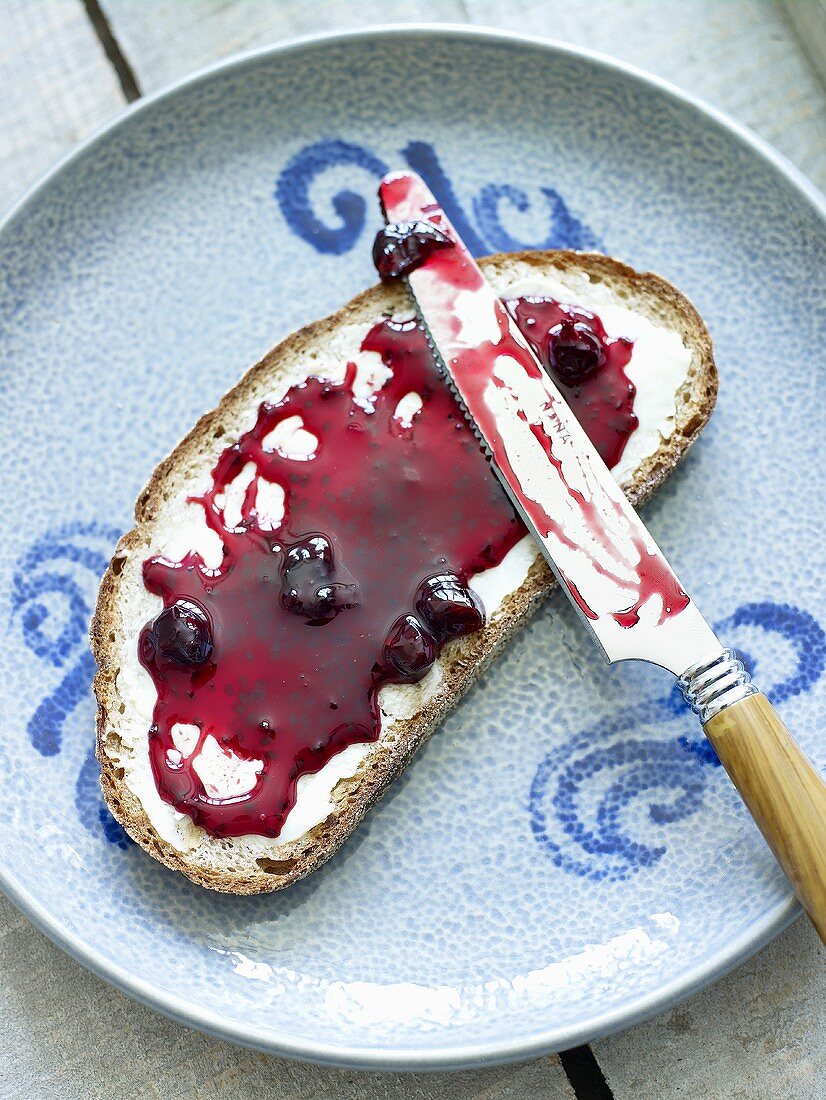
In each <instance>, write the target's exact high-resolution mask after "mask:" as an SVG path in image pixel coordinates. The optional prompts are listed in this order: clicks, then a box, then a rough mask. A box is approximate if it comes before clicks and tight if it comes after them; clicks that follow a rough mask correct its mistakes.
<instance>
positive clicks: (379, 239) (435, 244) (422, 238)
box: [373, 221, 451, 283]
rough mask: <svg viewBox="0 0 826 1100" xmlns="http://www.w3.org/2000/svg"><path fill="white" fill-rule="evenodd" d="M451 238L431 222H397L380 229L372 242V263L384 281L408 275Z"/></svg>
mask: <svg viewBox="0 0 826 1100" xmlns="http://www.w3.org/2000/svg"><path fill="white" fill-rule="evenodd" d="M450 243H451V241H450V238H449V237H446V236H445V234H444V233H442V232H441V230H439V229H437V228H436V226H435V225H431V224H430V222H421V221H419V222H396V223H395V224H393V225H386V226H385V227H384V229H380V230H379V231H378V233H377V234H376V239H375V240H374V241H373V264H374V265H375V268H376V271H378V273H379V277H380V278H381V280H382V282H385V283H389V282H393V280H394V279H400V278H401V277H402V276H403V275H409V274H410V272H411V271H415V270H416V268H417V267H421V265H422V264H423V263H424V262H425V260H426V259H427V257H428V256H429V255H430V254H431V253H432V252H433V251H435V250H436V249H437V248H443V247H444V246H445V245H447V244H450Z"/></svg>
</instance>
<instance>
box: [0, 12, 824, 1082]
mask: <svg viewBox="0 0 826 1100" xmlns="http://www.w3.org/2000/svg"><path fill="white" fill-rule="evenodd" d="M429 36H437V37H441V38H452V39H454V40H457V41H461V40H464V41H467V42H469V43H476V42H494V43H499V44H502V45H505V46H510V47H512V48H514V49H519V48H523V49H530V50H538V51H542V52H544V53H547V54H552V55H554V56H555V57H562V58H574V59H581V60H585V61H588V62H591V63H592V64H594V65H595V66H596V67H598V68H601V69H604V70H607V71H609V72H614V73H616V74H618V75H620V76H621V77H624V78H626V79H629V80H631V81H632V82H633V83H635V84H637V85H642V86H644V87H646V88H648V89H649V90H652V91H654V92H656V93H659V94H660V95H663V96H665V97H666V99H670V100H673V101H675V102H677V103H679V104H682V105H685V106H688V107H690V108H691V109H692V110H694V111H695V112H696V113H697V114H699V115H701V116H705V118H706V119H708V120H709V121H710V122H712V123H713V124H714V125H716V126H717V127H719V128H720V129H722V130H723V131H725V132H727V133H728V134H729V135H730V136H731V137H733V138H734V139H735V140H736V141H738V142H739V143H740V144H742V145H744V146H746V147H747V148H749V149H751V150H752V151H753V152H754V153H756V154H757V155H758V156H760V157H761V158H762V159H763V160H764V161H767V162H768V163H769V164H770V165H772V166H773V168H774V169H775V171H776V172H778V173H779V174H780V175H781V176H782V177H783V178H784V180H785V181H786V183H787V184H788V185H790V186H791V187H792V188H793V189H794V190H795V191H797V192H798V193H799V194H800V197H801V198H803V199H804V200H805V201H807V202H808V203H809V204H810V205H811V206H812V207H813V208H814V210H815V212H816V213H817V214H819V216H820V218H821V220H822V221H823V222H824V223H826V196H824V194H823V193H822V192H821V191H820V190H819V189H818V188H817V187H816V186H815V184H814V183H812V181H811V180H809V179H808V178H807V177H806V175H805V174H804V173H803V172H802V171H801V170H800V169H798V168H797V167H796V166H795V165H793V164H792V163H791V161H789V160H788V159H787V158H786V157H785V156H784V155H783V154H782V153H779V152H778V151H777V150H776V149H774V148H773V147H772V146H771V145H770V144H769V143H768V142H766V141H765V140H764V139H763V138H761V137H760V136H758V135H757V134H756V133H754V132H753V131H752V130H750V129H749V128H748V127H747V126H745V125H743V124H742V123H740V122H738V121H736V120H735V119H733V118H731V117H730V116H729V115H727V114H726V113H725V112H724V111H721V110H719V109H718V108H716V107H714V106H712V105H711V104H709V103H706V102H705V101H704V100H703V99H702V98H700V97H698V96H695V95H693V94H691V93H689V92H684V91H683V90H682V89H680V88H678V87H676V86H675V85H673V84H671V83H670V82H669V81H667V80H664V79H662V78H661V77H658V76H655V75H653V74H651V73H648V72H645V71H644V70H642V69H639V68H637V67H636V66H634V65H630V64H628V63H627V62H624V61H620V60H618V59H616V58H613V57H611V56H609V55H607V54H603V53H601V52H599V51H596V50H590V49H587V48H584V47H578V46H574V45H571V44H569V43H566V42H562V41H559V40H557V39H552V38H540V37H538V36H536V35H526V34H521V33H519V32H515V31H506V30H499V29H497V28H492V27H484V26H469V25H466V24H461V23H458V24H457V23H428V22H423V23H416V22H412V23H401V24H375V25H371V26H367V27H362V28H358V29H355V30H348V31H337V32H331V33H319V34H311V35H303V36H300V37H297V38H292V39H289V40H288V41H285V42H281V43H276V44H269V45H265V46H258V47H254V48H252V49H249V50H244V51H242V52H239V53H236V54H234V55H233V56H231V57H229V58H226V59H223V60H221V61H217V62H213V63H211V64H209V65H207V66H204V67H202V68H199V69H197V70H196V71H194V72H192V73H189V74H187V75H186V76H184V77H182V78H180V79H178V80H176V81H174V82H172V83H170V84H167V85H164V86H163V87H162V88H160V89H158V90H156V91H154V92H152V93H149V94H147V95H145V96H142V97H141V98H140V99H138V100H136V101H135V102H133V103H131V104H127V105H125V106H124V108H123V109H122V110H120V111H119V112H118V113H117V114H116V115H115V116H114V117H113V118H111V119H109V120H108V121H107V122H105V123H104V124H103V125H102V126H100V127H97V128H96V129H95V130H94V131H93V132H92V133H91V134H89V135H88V136H87V137H86V138H84V139H83V141H81V142H80V143H79V144H78V145H76V146H75V147H73V148H72V149H70V150H69V151H68V152H67V153H65V154H64V155H63V156H62V157H60V158H59V159H58V160H57V161H56V162H55V163H54V164H53V165H52V166H51V167H50V168H49V169H47V170H46V171H45V172H44V173H42V174H41V175H40V176H39V177H38V178H37V179H36V180H35V181H34V183H32V184H31V185H30V186H29V187H28V188H26V190H25V191H24V192H23V193H22V194H21V195H20V197H19V198H18V199H17V200H15V201H14V202H13V203H12V205H11V206H10V207H9V208H8V209H7V210H6V211H5V213H3V215H2V216H1V217H0V242H2V238H3V236H4V234H5V233H6V232H7V231H8V230H9V229H10V227H11V226H12V225H13V223H15V222H16V221H17V220H18V219H19V218H21V217H24V216H25V213H26V210H27V207H29V205H30V204H32V203H33V202H34V201H35V200H36V199H37V198H38V196H39V195H40V193H41V191H44V190H45V189H46V188H47V187H48V185H49V184H50V183H51V182H52V181H53V180H54V179H55V178H57V177H58V176H59V175H60V174H61V173H62V172H63V171H64V169H67V168H68V167H69V166H71V165H72V164H73V163H74V162H75V161H79V160H81V159H82V158H84V157H85V156H87V155H88V154H89V153H91V152H92V151H93V150H94V149H95V148H96V147H97V146H98V145H100V144H102V143H103V142H105V141H106V140H107V139H108V138H109V137H110V135H111V134H113V133H115V132H117V131H119V130H120V128H121V127H123V126H126V125H129V124H130V123H131V122H132V120H133V119H134V118H136V117H137V116H138V115H139V114H141V113H142V112H143V111H146V110H151V109H153V108H154V107H155V105H156V104H159V103H163V102H164V101H166V100H171V99H173V98H174V97H176V96H177V95H179V94H181V93H182V92H184V91H186V90H189V89H190V88H192V87H194V86H197V85H198V84H202V83H206V82H208V81H210V80H212V79H213V78H214V77H216V76H220V75H224V74H226V73H231V72H233V71H240V70H243V69H245V68H247V67H249V66H253V65H256V64H258V63H262V62H267V61H270V60H273V61H276V63H277V59H278V58H279V57H280V56H281V55H284V54H300V53H303V52H305V51H308V50H310V51H311V50H314V49H316V48H318V47H324V46H329V45H338V44H343V45H348V44H350V43H356V44H358V43H360V42H364V41H368V40H375V39H379V38H388V37H392V38H401V39H405V38H407V39H413V38H417V37H419V38H422V37H429ZM0 890H2V892H3V893H4V894H5V895H6V897H8V899H9V900H10V901H11V902H12V904H14V905H15V906H16V908H17V909H18V910H19V911H20V912H21V913H23V914H24V915H25V916H26V917H27V918H28V919H29V920H31V922H32V923H33V924H34V925H35V926H36V927H37V928H39V929H40V931H42V932H43V933H45V935H46V936H47V937H48V938H49V939H50V940H51V941H52V942H53V943H54V944H55V945H56V946H58V947H59V948H61V949H62V950H64V951H65V952H66V953H67V954H69V955H70V956H71V957H72V958H74V959H75V960H76V961H77V962H79V963H80V964H81V965H82V966H84V967H85V968H86V969H88V970H90V971H91V972H92V973H93V974H95V975H97V976H98V977H100V978H102V979H103V980H104V981H106V982H108V983H109V984H110V985H112V986H114V987H115V988H116V989H118V990H120V991H121V992H123V993H125V994H127V995H128V996H130V997H132V998H134V999H135V1000H137V1001H139V1002H141V1003H142V1004H145V1005H147V1006H148V1007H149V1008H152V1009H154V1010H156V1011H158V1012H161V1013H163V1014H164V1015H166V1016H168V1017H170V1018H171V1019H173V1020H175V1021H177V1022H178V1023H181V1024H184V1025H185V1026H188V1027H194V1028H197V1029H198V1030H200V1031H204V1032H206V1033H207V1034H209V1035H212V1036H214V1037H215V1038H219V1039H223V1040H227V1041H229V1042H233V1043H237V1044H239V1045H241V1046H245V1047H250V1048H252V1049H255V1050H260V1051H263V1052H265V1053H268V1054H274V1055H278V1056H280V1057H285V1058H290V1059H293V1060H297V1061H303V1062H310V1063H314V1064H318V1065H329V1066H340V1067H349V1068H355V1069H372V1070H385V1071H389V1070H396V1071H399V1070H401V1071H422V1070H451V1069H465V1068H479V1067H481V1066H485V1065H499V1064H505V1063H508V1062H517V1061H523V1060H527V1059H530V1058H537V1057H541V1056H542V1055H545V1054H549V1053H551V1052H553V1051H558V1050H564V1049H566V1048H570V1047H574V1046H578V1045H580V1044H583V1043H587V1042H591V1041H593V1040H595V1039H598V1038H601V1037H603V1036H605V1035H608V1034H611V1033H613V1032H616V1031H619V1030H624V1029H625V1028H628V1027H631V1026H633V1025H634V1024H637V1023H640V1022H641V1021H643V1020H645V1019H648V1018H649V1017H651V1016H653V1015H655V1014H657V1013H660V1012H663V1011H665V1010H666V1009H668V1008H669V1007H671V1006H673V1005H674V1004H677V1003H679V1002H680V1001H682V1000H684V999H685V998H687V997H690V996H692V995H693V994H694V993H696V992H698V991H699V990H701V989H703V988H704V987H705V986H707V985H709V984H711V983H712V982H713V981H716V980H718V979H719V978H722V977H723V976H724V975H725V974H727V973H728V972H729V971H731V970H733V969H734V968H735V967H736V966H737V965H739V964H740V963H741V962H744V961H745V960H746V959H748V958H749V957H751V956H752V955H753V954H755V953H756V952H757V951H758V950H760V948H761V947H763V946H765V945H766V944H767V943H768V942H770V941H771V940H772V939H774V937H775V936H777V935H779V934H780V933H781V932H782V931H783V930H784V929H785V928H786V927H788V925H790V924H791V922H792V921H793V920H794V919H795V918H796V917H797V916H798V915H799V914H800V912H801V910H800V907H799V905H798V904H797V902H796V900H795V898H794V896H793V894H792V893H791V890H789V891H788V892H787V894H786V896H785V897H784V898H780V899H779V900H778V901H777V902H776V903H775V904H774V905H773V906H772V907H771V908H770V909H769V910H768V911H767V912H766V913H765V914H764V916H763V917H762V919H760V920H758V921H755V922H753V923H752V925H751V926H750V927H749V928H748V929H747V930H746V931H745V932H743V933H742V934H741V935H740V936H739V937H738V938H737V939H736V940H734V941H733V942H729V943H727V945H726V946H725V947H724V948H722V949H720V950H718V951H717V952H716V953H714V954H712V955H710V956H709V957H708V958H707V959H706V960H705V961H704V962H703V963H701V964H699V965H697V966H695V967H693V968H692V969H689V970H687V971H685V972H683V973H681V974H679V975H678V976H677V977H675V978H672V979H671V980H670V981H668V982H666V983H664V984H662V985H660V986H658V987H657V989H656V990H654V991H651V992H648V993H646V994H643V995H640V996H638V997H635V998H632V999H631V1000H630V1001H628V1002H626V1004H625V1005H624V1006H623V1007H622V1008H617V1009H612V1010H610V1011H607V1012H601V1013H596V1014H594V1015H592V1016H591V1017H590V1018H589V1019H587V1020H585V1021H583V1022H582V1023H580V1024H578V1025H576V1026H574V1027H563V1026H558V1027H556V1028H553V1029H547V1030H545V1031H540V1032H537V1033H535V1034H533V1035H532V1036H531V1037H529V1038H527V1039H522V1040H518V1039H517V1040H514V1039H510V1040H506V1041H503V1040H488V1041H485V1042H479V1043H468V1044H458V1045H454V1046H447V1047H437V1048H432V1049H428V1048H427V1047H421V1048H408V1047H399V1048H393V1047H376V1046H371V1045H369V1044H364V1045H361V1046H353V1045H352V1044H348V1045H346V1046H343V1045H340V1044H336V1043H329V1042H323V1041H319V1040H307V1041H298V1040H293V1039H288V1038H286V1037H281V1036H277V1035H275V1036H274V1035H273V1033H272V1031H271V1030H270V1029H266V1028H262V1027H256V1026H254V1025H250V1024H240V1023H234V1022H232V1021H228V1020H227V1019H225V1017H223V1016H222V1015H221V1014H220V1013H219V1012H216V1011H213V1010H212V1009H208V1008H206V1007H205V1006H203V1005H200V1004H198V1003H197V1002H195V1001H193V1000H190V999H188V998H185V997H181V996H179V995H178V994H176V993H174V992H172V991H169V990H164V989H162V988H159V987H158V986H156V985H154V984H153V983H151V982H148V981H145V980H144V979H142V978H139V977H136V976H135V975H134V974H132V973H131V972H130V971H129V970H127V969H126V968H125V967H123V966H121V965H119V964H118V963H116V962H114V961H112V960H111V959H107V958H106V957H105V956H104V955H103V954H102V953H101V952H99V951H97V950H96V948H95V947H94V946H92V945H91V944H89V943H87V942H86V941H85V940H83V939H82V938H81V937H80V936H78V935H77V934H75V933H74V932H72V931H71V930H70V929H68V928H66V927H65V926H64V925H63V924H61V922H60V921H59V920H58V919H57V918H56V917H54V916H53V915H52V914H51V913H50V912H49V911H48V910H47V909H46V907H45V906H44V905H42V904H41V903H40V902H39V901H38V900H37V898H36V897H35V896H34V895H33V894H31V893H30V892H29V891H28V890H27V889H26V888H25V887H24V886H23V885H22V884H21V883H19V882H18V881H17V880H16V879H15V877H14V876H13V875H12V874H11V873H10V872H9V871H8V870H7V868H6V867H4V866H3V865H2V863H1V862H0Z"/></svg>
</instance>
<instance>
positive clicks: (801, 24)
mask: <svg viewBox="0 0 826 1100" xmlns="http://www.w3.org/2000/svg"><path fill="white" fill-rule="evenodd" d="M781 3H782V6H783V10H784V11H785V13H786V18H787V19H788V21H789V23H790V24H791V26H792V29H793V30H794V32H795V34H796V35H797V40H798V42H799V43H800V46H801V48H802V50H803V52H804V53H805V54H806V56H807V57H808V59H809V61H810V62H811V65H812V68H813V69H814V71H815V72H816V73H817V75H818V76H819V77H820V80H821V82H822V83H823V84H826V0H781Z"/></svg>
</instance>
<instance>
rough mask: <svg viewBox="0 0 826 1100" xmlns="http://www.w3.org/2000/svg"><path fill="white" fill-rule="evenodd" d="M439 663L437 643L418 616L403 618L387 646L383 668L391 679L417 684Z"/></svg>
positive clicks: (391, 631)
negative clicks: (397, 677)
mask: <svg viewBox="0 0 826 1100" xmlns="http://www.w3.org/2000/svg"><path fill="white" fill-rule="evenodd" d="M435 660H436V643H435V641H434V640H433V638H432V637H431V635H430V634H429V633H428V632H427V630H425V628H424V627H423V626H422V624H421V623H420V622H419V620H418V619H417V618H416V616H415V615H400V616H399V618H398V619H396V621H395V622H394V623H393V625H392V626H391V627H390V632H389V634H388V635H387V640H386V641H385V643H384V665H385V667H386V668H387V669H389V670H390V672H391V675H393V674H398V675H399V676H401V677H402V678H403V679H404V680H407V681H409V682H411V683H415V682H416V681H417V680H421V678H422V677H423V676H424V674H425V673H426V672H427V671H428V669H429V668H430V667H431V666H432V664H433V662H434V661H435Z"/></svg>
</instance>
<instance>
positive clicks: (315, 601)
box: [281, 535, 359, 626]
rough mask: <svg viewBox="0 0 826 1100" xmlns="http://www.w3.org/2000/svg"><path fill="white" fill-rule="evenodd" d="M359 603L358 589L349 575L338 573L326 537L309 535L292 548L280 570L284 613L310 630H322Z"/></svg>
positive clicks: (285, 556) (329, 543)
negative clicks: (296, 618) (299, 618)
mask: <svg viewBox="0 0 826 1100" xmlns="http://www.w3.org/2000/svg"><path fill="white" fill-rule="evenodd" d="M358 602H359V599H358V586H357V585H356V584H355V583H354V582H353V580H352V578H351V577H350V575H349V573H346V572H345V571H343V570H338V571H337V570H336V564H335V558H334V554H333V547H332V543H331V542H330V540H329V539H328V538H327V537H326V535H309V536H308V537H307V538H304V539H302V540H301V541H300V542H296V543H294V544H293V545H292V546H291V547H289V549H288V550H287V552H286V553H285V555H284V562H283V565H282V570H281V606H282V607H283V608H284V610H285V611H289V612H291V613H292V614H293V615H298V616H300V617H301V618H303V619H304V620H305V621H306V622H307V623H308V624H309V625H311V626H321V625H322V624H323V623H328V622H330V621H331V620H332V619H334V618H335V617H336V615H338V613H339V612H340V611H345V610H347V609H348V608H351V607H356V606H357V604H358Z"/></svg>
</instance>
